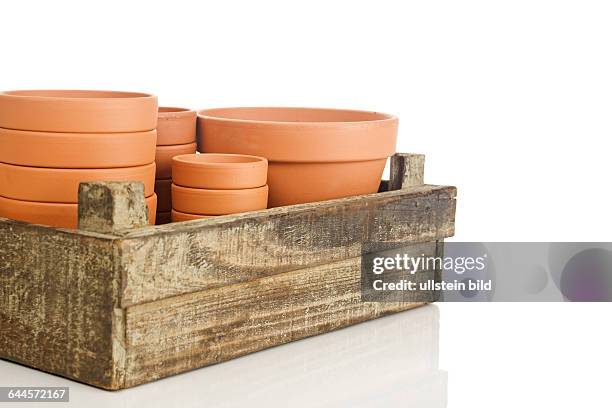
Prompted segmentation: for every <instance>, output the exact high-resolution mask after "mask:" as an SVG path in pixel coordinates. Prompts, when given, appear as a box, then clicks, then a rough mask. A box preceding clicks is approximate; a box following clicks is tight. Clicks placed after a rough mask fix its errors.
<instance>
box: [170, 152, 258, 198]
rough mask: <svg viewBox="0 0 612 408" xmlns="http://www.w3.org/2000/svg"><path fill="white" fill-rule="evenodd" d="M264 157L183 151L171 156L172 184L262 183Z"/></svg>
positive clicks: (209, 186)
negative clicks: (185, 152)
mask: <svg viewBox="0 0 612 408" xmlns="http://www.w3.org/2000/svg"><path fill="white" fill-rule="evenodd" d="M267 178H268V160H266V159H265V158H263V157H257V156H246V155H241V154H212V153H206V154H185V155H181V156H175V157H174V158H173V159H172V180H173V182H174V184H176V185H178V186H183V187H191V188H206V189H213V190H215V189H216V190H226V189H229V190H231V189H244V188H257V187H261V186H264V185H266V182H267Z"/></svg>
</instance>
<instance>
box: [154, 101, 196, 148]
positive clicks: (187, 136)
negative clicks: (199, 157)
mask: <svg viewBox="0 0 612 408" xmlns="http://www.w3.org/2000/svg"><path fill="white" fill-rule="evenodd" d="M195 141H196V112H195V111H194V110H190V109H185V108H169V107H160V108H159V109H158V114H157V145H159V146H169V145H178V144H188V143H194V142H195Z"/></svg>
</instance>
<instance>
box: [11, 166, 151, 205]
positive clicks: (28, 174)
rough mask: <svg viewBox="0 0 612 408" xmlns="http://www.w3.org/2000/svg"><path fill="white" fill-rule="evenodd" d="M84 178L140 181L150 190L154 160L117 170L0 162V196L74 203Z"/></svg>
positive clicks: (85, 179)
mask: <svg viewBox="0 0 612 408" xmlns="http://www.w3.org/2000/svg"><path fill="white" fill-rule="evenodd" d="M86 181H142V182H143V183H144V185H145V195H146V196H147V197H149V196H151V195H152V194H153V192H154V182H155V163H151V164H148V165H146V166H138V167H124V168H117V169H48V168H42V167H25V166H15V165H12V164H4V163H0V196H2V197H6V198H12V199H14V200H24V201H39V202H46V203H76V202H77V201H78V191H79V184H80V183H82V182H86Z"/></svg>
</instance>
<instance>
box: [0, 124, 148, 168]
mask: <svg viewBox="0 0 612 408" xmlns="http://www.w3.org/2000/svg"><path fill="white" fill-rule="evenodd" d="M155 134H156V133H155V130H149V131H147V132H134V133H54V132H30V131H26V130H13V129H4V128H0V162H2V163H10V164H17V165H21V166H33V167H52V168H64V169H87V168H93V169H103V168H112V167H131V166H142V165H145V164H149V163H152V162H154V161H155V140H156V136H155Z"/></svg>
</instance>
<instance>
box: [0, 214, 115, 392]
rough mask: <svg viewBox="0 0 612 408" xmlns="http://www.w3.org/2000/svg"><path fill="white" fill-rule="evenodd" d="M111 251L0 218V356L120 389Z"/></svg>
mask: <svg viewBox="0 0 612 408" xmlns="http://www.w3.org/2000/svg"><path fill="white" fill-rule="evenodd" d="M115 251H116V247H115V244H114V241H113V240H112V239H109V238H108V237H105V236H102V235H97V234H88V233H75V232H70V231H63V230H58V229H53V228H47V227H41V226H36V225H28V224H23V223H18V222H14V221H7V220H0V357H1V358H4V359H10V360H12V361H16V362H19V363H22V364H26V365H29V366H31V367H35V368H39V369H41V370H44V371H49V372H52V373H55V374H59V375H62V376H65V377H68V378H72V379H75V380H78V381H83V382H86V383H89V384H93V385H96V386H99V387H104V388H116V387H118V386H119V384H121V383H122V382H123V379H122V378H121V376H122V372H123V367H122V366H119V365H118V364H121V362H118V361H116V359H115V358H114V351H113V343H114V339H113V327H114V324H113V320H112V316H113V309H114V307H116V306H118V301H119V296H118V292H119V291H118V289H119V284H118V275H117V274H116V272H117V265H115V261H116V259H117V257H116V253H115Z"/></svg>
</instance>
